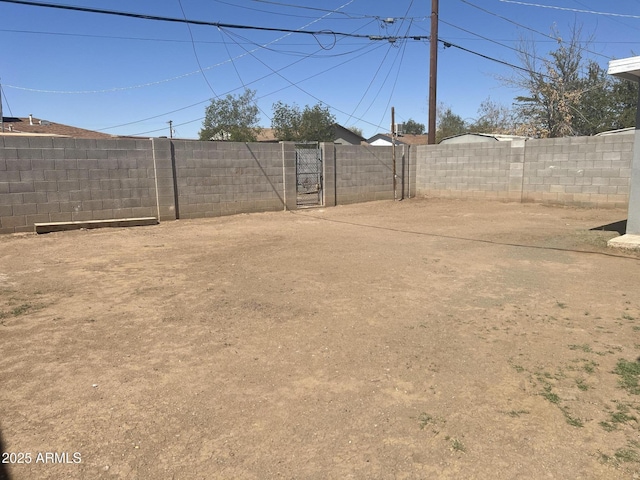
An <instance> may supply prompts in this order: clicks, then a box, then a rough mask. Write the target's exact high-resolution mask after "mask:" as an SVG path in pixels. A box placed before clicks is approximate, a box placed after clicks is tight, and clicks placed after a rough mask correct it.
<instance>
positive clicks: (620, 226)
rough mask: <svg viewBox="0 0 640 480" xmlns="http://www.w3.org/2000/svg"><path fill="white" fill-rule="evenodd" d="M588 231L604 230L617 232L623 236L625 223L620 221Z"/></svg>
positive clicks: (625, 227)
mask: <svg viewBox="0 0 640 480" xmlns="http://www.w3.org/2000/svg"><path fill="white" fill-rule="evenodd" d="M590 230H604V231H605V232H618V233H619V234H620V235H624V233H625V232H626V231H627V221H626V220H620V221H619V222H613V223H609V224H607V225H601V226H599V227H593V228H591V229H590Z"/></svg>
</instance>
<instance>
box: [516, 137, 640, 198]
mask: <svg viewBox="0 0 640 480" xmlns="http://www.w3.org/2000/svg"><path fill="white" fill-rule="evenodd" d="M634 138H635V135H634V134H633V133H630V134H622V135H610V136H601V137H573V138H556V139H545V140H528V141H527V142H526V162H525V167H524V169H525V170H524V179H523V192H522V199H523V201H529V202H541V203H559V204H569V205H579V206H580V205H582V206H598V207H620V208H626V207H627V204H628V201H629V180H630V175H631V161H632V157H633V142H634Z"/></svg>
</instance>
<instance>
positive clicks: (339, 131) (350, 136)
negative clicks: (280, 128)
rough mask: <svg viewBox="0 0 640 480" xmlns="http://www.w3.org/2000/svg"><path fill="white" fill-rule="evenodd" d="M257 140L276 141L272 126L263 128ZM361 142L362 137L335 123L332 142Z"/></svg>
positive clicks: (341, 143)
mask: <svg viewBox="0 0 640 480" xmlns="http://www.w3.org/2000/svg"><path fill="white" fill-rule="evenodd" d="M310 140H311V139H310ZM258 142H267V143H277V142H278V139H277V138H276V134H275V131H274V130H273V128H263V129H262V131H261V132H260V134H259V135H258ZM363 142H365V139H364V137H361V136H360V135H358V134H357V133H354V132H352V131H351V130H349V129H348V128H346V127H343V126H342V125H339V124H337V123H336V124H335V125H334V130H333V143H337V144H339V145H361V144H362V143H363Z"/></svg>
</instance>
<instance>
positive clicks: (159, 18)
mask: <svg viewBox="0 0 640 480" xmlns="http://www.w3.org/2000/svg"><path fill="white" fill-rule="evenodd" d="M0 2H3V3H15V4H18V5H28V6H32V7H45V8H55V9H61V10H71V11H76V12H84V13H97V14H102V15H115V16H120V17H129V18H137V19H142V20H155V21H161V22H173V23H189V24H192V25H204V26H209V27H218V28H230V29H240V30H260V31H265V32H280V33H298V34H303V35H313V36H317V35H334V36H335V35H338V36H341V37H351V38H368V39H369V40H388V41H396V40H404V39H411V40H424V39H425V38H427V37H420V36H414V35H411V36H407V37H392V36H384V35H368V34H352V33H344V32H337V31H335V30H317V31H309V30H294V29H290V28H275V27H261V26H257V25H241V24H235V23H222V22H207V21H205V20H192V19H185V18H175V17H162V16H158V15H147V14H141V13H131V12H122V11H117V10H104V9H99V8H89V7H77V6H72V5H59V4H55V3H44V2H35V1H29V0H0Z"/></svg>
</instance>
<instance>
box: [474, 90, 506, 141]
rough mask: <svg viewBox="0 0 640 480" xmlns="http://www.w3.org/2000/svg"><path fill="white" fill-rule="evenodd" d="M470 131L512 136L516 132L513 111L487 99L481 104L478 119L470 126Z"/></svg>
mask: <svg viewBox="0 0 640 480" xmlns="http://www.w3.org/2000/svg"><path fill="white" fill-rule="evenodd" d="M469 131H470V132H477V133H501V134H512V133H514V131H515V119H514V113H513V110H511V109H510V108H508V107H506V106H504V105H501V104H500V103H497V102H494V101H493V100H491V98H487V99H486V100H484V101H483V102H482V103H481V104H480V107H479V108H478V118H477V120H476V121H475V122H473V123H472V124H471V125H469Z"/></svg>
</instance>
